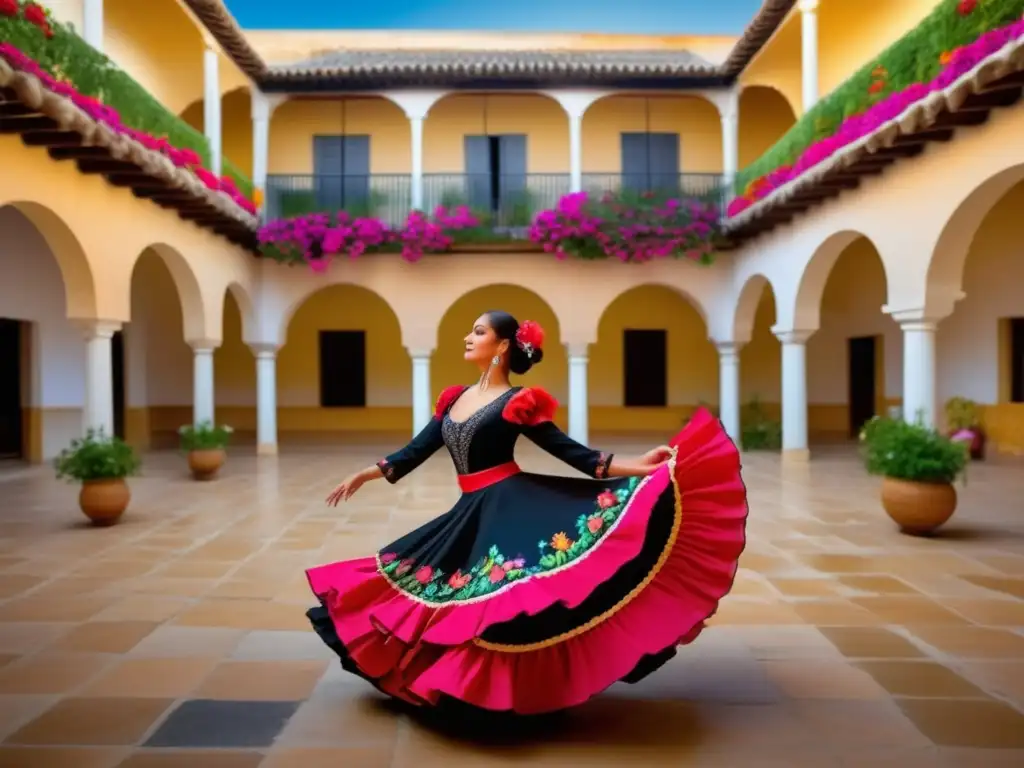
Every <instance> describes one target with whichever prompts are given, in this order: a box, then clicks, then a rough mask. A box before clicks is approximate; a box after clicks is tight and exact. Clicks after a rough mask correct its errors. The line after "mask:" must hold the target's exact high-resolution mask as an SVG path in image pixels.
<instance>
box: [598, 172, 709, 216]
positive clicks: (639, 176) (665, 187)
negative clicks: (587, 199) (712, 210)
mask: <svg viewBox="0 0 1024 768" xmlns="http://www.w3.org/2000/svg"><path fill="white" fill-rule="evenodd" d="M582 186H583V189H584V191H586V192H587V193H589V194H590V195H594V196H601V195H605V194H623V193H625V194H627V195H630V194H631V195H644V194H651V195H654V196H656V197H659V198H668V197H674V198H677V199H680V200H697V201H700V202H703V203H714V204H716V205H718V206H719V207H720V208H724V205H725V196H726V192H727V190H726V185H725V181H724V178H723V177H722V175H721V174H717V173H676V172H673V171H665V172H662V171H648V172H644V173H584V174H583V185H582Z"/></svg>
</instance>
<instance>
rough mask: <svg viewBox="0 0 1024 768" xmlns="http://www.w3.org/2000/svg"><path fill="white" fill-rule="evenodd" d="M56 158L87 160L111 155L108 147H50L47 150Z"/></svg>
mask: <svg viewBox="0 0 1024 768" xmlns="http://www.w3.org/2000/svg"><path fill="white" fill-rule="evenodd" d="M46 151H47V152H48V153H49V155H50V157H52V158H53V159H54V160H85V159H102V158H107V157H110V152H108V151H107V149H106V147H50V148H49V149H48V150H46Z"/></svg>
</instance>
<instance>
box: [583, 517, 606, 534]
mask: <svg viewBox="0 0 1024 768" xmlns="http://www.w3.org/2000/svg"><path fill="white" fill-rule="evenodd" d="M602 528H604V518H603V517H601V516H600V515H594V516H593V517H588V518H587V530H588V531H590V533H591V535H593V536H596V535H597V532H598V531H600V530H601V529H602Z"/></svg>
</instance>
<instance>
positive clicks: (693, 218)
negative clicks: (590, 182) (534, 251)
mask: <svg viewBox="0 0 1024 768" xmlns="http://www.w3.org/2000/svg"><path fill="white" fill-rule="evenodd" d="M721 218H722V217H721V211H720V209H719V207H718V205H717V204H716V203H714V202H709V201H706V200H700V199H690V200H687V199H680V198H677V197H666V196H658V195H655V194H653V193H644V194H629V193H625V192H618V193H608V194H605V195H603V196H602V197H599V198H595V197H591V196H590V195H589V194H588V193H587V192H576V193H573V194H570V195H566V196H565V197H563V198H562V199H561V200H559V201H558V205H557V206H556V207H555V208H554V209H552V210H548V211H543V212H541V213H540V214H538V215H537V218H536V220H535V221H534V223H533V226H532V227H531V228H530V239H531V240H532V241H533V242H535V243H537V244H538V245H540V246H541V247H542V248H543V250H545V251H547V252H548V253H553V254H555V256H556V257H558V258H562V259H564V258H567V257H569V256H575V257H577V258H581V259H608V258H614V259H618V260H619V261H624V262H634V263H637V262H647V261H652V260H654V259H663V258H675V259H679V258H685V259H689V260H691V261H695V262H697V263H700V264H710V263H711V262H712V260H713V257H714V253H715V251H716V250H717V249H718V247H719V245H720V244H721V242H722V229H721Z"/></svg>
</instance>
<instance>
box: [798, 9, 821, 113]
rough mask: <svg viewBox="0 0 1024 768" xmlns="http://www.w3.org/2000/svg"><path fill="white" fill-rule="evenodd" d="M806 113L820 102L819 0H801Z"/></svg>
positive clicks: (802, 61)
mask: <svg viewBox="0 0 1024 768" xmlns="http://www.w3.org/2000/svg"><path fill="white" fill-rule="evenodd" d="M800 22H801V26H802V28H803V32H802V38H801V43H802V59H801V67H800V69H801V72H802V73H803V101H804V104H803V107H804V114H805V115H806V114H807V112H808V111H809V110H810V109H811V107H813V106H814V105H815V104H817V103H818V0H800Z"/></svg>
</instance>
